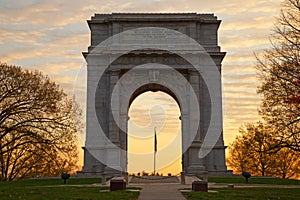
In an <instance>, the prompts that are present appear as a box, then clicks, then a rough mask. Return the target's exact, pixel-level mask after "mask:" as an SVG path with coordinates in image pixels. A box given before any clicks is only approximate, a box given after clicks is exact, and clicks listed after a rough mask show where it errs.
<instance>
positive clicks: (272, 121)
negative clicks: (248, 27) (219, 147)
mask: <svg viewBox="0 0 300 200" xmlns="http://www.w3.org/2000/svg"><path fill="white" fill-rule="evenodd" d="M270 40H271V48H269V49H267V50H265V51H264V52H263V54H261V55H257V66H256V68H257V71H258V75H259V78H260V81H261V84H260V86H259V87H258V94H260V96H261V97H262V102H261V107H260V109H259V114H260V116H261V117H262V120H261V122H258V123H249V124H246V125H244V126H242V127H241V128H240V130H239V132H240V135H239V136H237V138H236V140H235V141H234V142H233V144H231V145H230V148H229V155H228V166H229V167H231V168H232V169H233V170H234V171H235V172H237V173H240V172H242V171H249V172H251V173H252V174H254V175H262V176H266V175H272V176H279V177H282V178H289V177H300V156H299V155H300V154H299V152H300V0H285V1H283V3H282V9H281V13H280V16H279V17H278V18H277V20H276V23H275V27H274V29H273V34H272V35H271V38H270Z"/></svg>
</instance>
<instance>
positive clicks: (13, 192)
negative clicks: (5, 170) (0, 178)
mask: <svg viewBox="0 0 300 200" xmlns="http://www.w3.org/2000/svg"><path fill="white" fill-rule="evenodd" d="M99 183H101V179H72V178H71V179H69V181H68V184H67V185H66V186H62V185H63V181H62V180H61V179H36V180H21V181H15V182H8V183H0V199H1V200H8V199H9V200H46V199H47V200H48V199H49V200H50V199H51V200H52V199H53V200H56V199H57V200H63V199H65V200H98V199H101V200H110V199H121V200H136V199H137V198H138V195H139V192H130V191H114V192H107V191H105V190H108V189H109V188H108V187H100V186H99V185H93V184H99Z"/></svg>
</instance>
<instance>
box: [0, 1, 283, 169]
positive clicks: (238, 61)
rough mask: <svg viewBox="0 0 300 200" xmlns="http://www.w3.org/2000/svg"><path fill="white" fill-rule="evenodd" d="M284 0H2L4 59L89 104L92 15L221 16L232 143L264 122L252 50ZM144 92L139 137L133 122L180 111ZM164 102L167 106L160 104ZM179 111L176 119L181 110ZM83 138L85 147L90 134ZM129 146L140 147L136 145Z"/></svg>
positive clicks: (260, 44)
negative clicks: (249, 125) (87, 55)
mask: <svg viewBox="0 0 300 200" xmlns="http://www.w3.org/2000/svg"><path fill="white" fill-rule="evenodd" d="M280 3H281V1H280V0H244V1H241V0H210V1H204V0H85V1H82V0H22V1H19V0H0V62H2V63H7V64H13V65H19V66H22V67H24V68H26V69H31V70H35V69H37V70H40V71H42V72H43V73H44V74H47V75H48V76H49V77H50V78H51V79H53V80H54V81H56V82H57V83H58V84H60V86H61V87H62V88H63V89H64V90H65V91H66V92H67V93H68V94H69V95H73V94H75V98H76V100H77V101H78V102H79V103H80V104H81V106H82V107H83V108H84V107H85V90H86V85H85V81H86V80H85V75H86V73H85V70H86V63H85V61H84V59H83V56H82V54H81V53H82V52H85V51H87V48H88V46H89V45H90V31H89V28H88V25H87V23H86V20H88V19H90V17H91V16H92V15H94V14H95V13H112V12H154V13H160V12H162V13H169V12H171V13H173V12H180V13H182V12H197V13H214V14H215V15H216V16H217V17H218V19H221V20H222V24H221V26H220V28H219V35H218V37H219V45H220V46H221V49H222V51H224V52H227V55H226V57H225V59H224V61H223V67H222V83H223V115H224V116H223V117H224V141H225V145H229V144H230V143H231V142H232V141H233V140H234V138H235V136H236V135H237V134H238V128H239V127H240V126H241V125H242V124H243V123H246V122H255V121H257V120H258V119H259V116H258V115H257V110H258V107H259V104H260V97H259V96H258V95H257V94H256V89H257V86H258V85H259V80H258V79H257V76H256V70H255V68H254V67H255V62H256V61H255V56H254V53H256V54H259V53H261V52H262V51H263V50H264V49H266V48H268V47H269V46H270V43H269V37H270V34H271V33H272V28H273V26H274V22H275V18H276V17H277V16H278V15H279V12H280ZM144 95H146V97H144V96H141V97H138V99H136V102H135V104H133V106H132V107H131V108H130V115H132V116H135V114H138V113H148V114H145V115H141V116H139V117H132V116H131V117H132V119H131V122H129V123H132V124H133V125H132V124H131V125H130V124H129V129H130V130H129V131H130V132H132V134H133V135H134V132H138V131H137V128H136V126H134V124H139V125H140V126H142V125H141V123H142V124H143V123H146V122H147V123H149V121H150V122H151V123H152V124H153V123H154V121H155V119H156V120H157V121H161V118H162V117H164V116H165V113H163V114H155V112H156V111H157V110H158V111H159V112H162V111H164V112H165V111H166V110H167V111H168V110H170V113H176V112H175V111H176V109H178V108H176V104H172V99H170V97H169V96H168V95H165V94H163V93H158V94H151V93H148V94H144ZM147 95H148V96H147ZM143 98H144V100H143ZM145 99H147V100H148V103H147V105H149V106H148V107H147V106H146V107H145V101H146V100H145ZM162 102H167V103H166V104H164V105H165V106H162V105H163V103H162ZM173 103H174V102H173ZM157 105H160V106H161V107H157ZM143 106H144V107H143ZM170 107H171V108H172V109H173V110H172V109H170ZM149 111H151V112H149ZM152 111H153V112H152ZM171 115H172V114H170V115H168V116H171ZM149 116H150V117H149ZM155 116H156V117H155ZM173 116H175V118H176V114H173ZM175 118H174V119H173V118H172V119H173V120H171V121H169V122H170V123H171V125H172V124H173V125H172V126H173V131H174V130H175V129H176V128H175V127H176V126H177V125H178V124H176V122H175V121H176V119H175ZM165 122H166V123H167V121H165ZM142 127H144V128H147V127H148V128H149V126H142ZM179 129H180V128H179ZM147 130H148V129H147ZM176 130H177V129H176ZM148 131H149V130H148ZM167 132H168V131H167ZM170 132H172V131H171V130H169V133H170ZM177 132H178V131H177ZM161 135H162V134H161ZM161 137H163V136H161ZM174 137H175V136H174ZM81 140H82V144H84V135H81ZM131 147H132V148H133V149H132V150H133V151H134V147H135V146H131ZM136 148H137V149H138V145H137V146H136ZM130 150H131V149H130ZM178 162H179V161H178V159H177V161H176V163H178ZM175 171H176V170H175Z"/></svg>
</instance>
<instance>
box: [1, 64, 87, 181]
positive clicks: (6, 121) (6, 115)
mask: <svg viewBox="0 0 300 200" xmlns="http://www.w3.org/2000/svg"><path fill="white" fill-rule="evenodd" d="M0 65H1V66H0V175H1V181H9V180H14V179H18V178H26V177H35V176H50V175H58V174H60V173H62V171H65V170H68V171H72V170H75V168H76V167H77V160H78V156H77V151H78V140H77V134H76V131H77V127H76V123H77V121H76V119H78V118H79V117H80V115H81V113H80V110H78V108H77V110H75V111H74V109H73V103H74V102H73V100H72V99H69V98H67V96H66V94H65V93H64V92H63V90H62V89H60V87H59V86H58V85H57V84H56V83H55V82H53V81H51V80H50V79H49V78H48V77H47V76H44V75H43V74H41V73H40V72H38V71H35V72H31V71H29V70H23V69H21V68H20V67H16V66H9V65H6V64H0Z"/></svg>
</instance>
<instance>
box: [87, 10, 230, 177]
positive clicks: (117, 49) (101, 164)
mask: <svg viewBox="0 0 300 200" xmlns="http://www.w3.org/2000/svg"><path fill="white" fill-rule="evenodd" d="M220 23H221V21H220V20H218V19H217V17H215V16H214V15H213V14H197V13H185V14H183V13H178V14H176V13H174V14H146V13H145V14H142V13H141V14H133V13H113V14H95V16H93V17H92V18H91V20H88V24H89V27H90V30H91V45H90V47H89V49H88V52H86V53H84V57H85V59H86V61H87V73H88V74H87V125H86V144H85V147H84V167H83V170H82V172H81V173H83V174H89V175H95V174H102V173H105V174H108V175H115V174H120V173H124V172H127V126H128V123H127V122H128V110H129V107H130V105H131V103H132V101H133V100H134V99H135V98H136V97H137V96H139V95H140V94H142V93H144V92H147V91H163V92H165V93H167V94H169V95H170V96H172V97H173V98H174V99H175V100H176V102H177V103H178V105H179V108H180V112H181V117H180V118H181V129H182V130H181V132H182V146H181V147H178V148H182V152H183V155H182V169H183V171H184V172H185V173H186V174H190V175H197V174H198V175H199V174H202V173H204V172H208V174H209V175H224V174H226V173H227V168H226V165H225V148H226V147H225V146H224V142H223V133H222V92H221V62H222V60H223V58H224V56H225V53H224V52H221V51H220V47H219V46H218V40H217V38H218V37H217V33H218V28H219V25H220Z"/></svg>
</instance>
